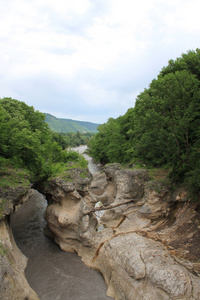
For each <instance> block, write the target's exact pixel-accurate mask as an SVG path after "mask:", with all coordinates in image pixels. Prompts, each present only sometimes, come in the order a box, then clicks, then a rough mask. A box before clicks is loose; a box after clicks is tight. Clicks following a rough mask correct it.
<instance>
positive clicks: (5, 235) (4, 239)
mask: <svg viewBox="0 0 200 300" xmlns="http://www.w3.org/2000/svg"><path fill="white" fill-rule="evenodd" d="M26 264H27V258H26V257H25V256H24V255H23V254H22V253H21V251H20V250H19V249H18V247H17V246H16V244H15V241H14V239H13V236H12V232H11V230H10V228H9V225H8V223H7V222H6V220H1V221H0V299H3V300H21V299H29V300H39V298H38V297H37V295H36V293H35V292H34V291H33V290H32V289H31V288H30V286H29V284H28V282H27V280H26V278H25V276H24V271H25V268H26Z"/></svg>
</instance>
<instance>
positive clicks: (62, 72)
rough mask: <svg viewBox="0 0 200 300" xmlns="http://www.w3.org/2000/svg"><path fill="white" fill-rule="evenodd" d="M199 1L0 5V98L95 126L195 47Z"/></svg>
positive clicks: (22, 0)
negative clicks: (169, 63)
mask: <svg viewBox="0 0 200 300" xmlns="http://www.w3.org/2000/svg"><path fill="white" fill-rule="evenodd" d="M199 11H200V1H199V0H138V1H134V0H56V1H55V0H18V1H16V0H8V1H6V0H0V28H1V30H0V97H1V98H3V97H11V98H14V99H17V100H20V101H24V102H25V103H26V104H28V105H30V106H33V107H34V108H35V110H39V111H41V112H46V113H50V114H52V115H54V116H56V117H58V118H67V119H73V120H80V121H90V122H93V123H105V122H107V120H108V119H109V118H110V117H112V118H117V117H119V116H120V115H124V114H125V113H126V111H127V109H129V108H131V107H134V104H135V99H136V97H137V95H138V94H140V93H141V92H142V91H143V90H144V89H145V88H148V86H149V84H150V82H151V81H152V80H153V79H154V78H156V77H157V75H158V73H159V72H160V71H161V69H162V68H163V67H164V66H166V65H167V64H168V61H169V60H170V59H174V60H175V59H176V58H177V57H180V56H181V54H182V53H187V51H189V50H196V48H199V47H200V21H199Z"/></svg>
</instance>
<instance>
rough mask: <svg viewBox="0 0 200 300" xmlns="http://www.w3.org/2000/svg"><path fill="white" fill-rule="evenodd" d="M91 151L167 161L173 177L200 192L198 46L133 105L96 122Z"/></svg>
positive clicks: (121, 158) (116, 158) (106, 158)
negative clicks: (112, 116)
mask: <svg viewBox="0 0 200 300" xmlns="http://www.w3.org/2000/svg"><path fill="white" fill-rule="evenodd" d="M98 130H99V132H98V133H97V134H96V135H95V137H94V138H93V139H92V140H91V142H90V144H89V145H90V150H89V151H90V154H91V155H92V156H93V157H94V158H95V159H96V160H99V161H101V162H103V163H109V162H120V163H121V162H132V163H137V164H140V165H142V164H145V165H146V166H147V167H162V168H163V167H166V166H167V167H168V168H169V169H170V170H171V173H170V178H171V179H172V181H173V182H175V183H183V184H185V185H187V186H188V188H189V189H190V191H191V192H192V193H193V194H196V195H198V193H199V192H200V177H199V170H200V50H199V49H197V50H196V51H189V52H188V53H187V54H183V55H182V56H181V57H180V58H177V60H175V61H173V60H170V61H169V64H168V66H167V67H165V68H163V69H162V71H161V72H160V74H159V75H158V77H157V79H154V80H153V81H152V82H151V83H150V85H149V88H148V89H145V90H144V91H143V92H142V93H141V94H140V95H138V97H137V99H136V104H135V107H134V108H131V109H129V110H128V111H127V113H126V114H125V115H124V116H122V117H119V118H117V119H115V120H114V119H109V120H108V122H107V123H106V124H103V125H101V126H99V127H98Z"/></svg>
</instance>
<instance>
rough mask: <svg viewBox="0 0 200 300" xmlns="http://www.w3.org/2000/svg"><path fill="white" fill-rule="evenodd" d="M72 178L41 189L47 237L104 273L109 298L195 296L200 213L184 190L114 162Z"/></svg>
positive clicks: (199, 284)
mask: <svg viewBox="0 0 200 300" xmlns="http://www.w3.org/2000/svg"><path fill="white" fill-rule="evenodd" d="M69 172H70V171H69ZM68 176H69V174H68ZM70 178H71V180H70V181H65V180H63V178H55V179H53V180H52V181H50V182H49V185H48V187H47V188H46V191H45V193H46V196H47V199H48V202H49V206H48V208H47V212H46V219H47V222H48V232H49V235H50V236H51V237H52V238H53V239H54V240H55V242H56V243H57V244H59V246H60V247H61V249H63V250H65V251H75V252H77V253H78V254H79V255H80V256H81V257H82V260H83V261H84V262H85V263H86V264H87V265H88V266H90V267H92V268H94V269H97V270H99V271H100V272H101V273H102V274H103V276H104V278H105V281H106V283H107V285H108V291H107V294H108V295H109V296H110V297H113V298H114V299H116V300H134V299H137V300H138V299H141V300H142V299H155V300H156V299H187V300H188V299H200V278H199V275H200V269H199V253H200V248H199V243H198V244H197V243H196V244H195V240H196V239H199V233H200V223H199V222H200V219H199V211H198V207H197V205H195V204H193V205H192V204H191V203H190V202H188V199H187V193H186V191H184V190H176V191H174V192H172V191H171V190H170V188H169V186H168V185H167V183H166V182H165V180H152V179H151V178H150V176H149V174H148V172H147V170H143V169H132V170H130V169H128V170H124V169H122V168H121V166H120V165H119V164H113V165H109V166H107V167H105V169H104V172H99V173H96V174H94V175H93V176H91V174H90V172H89V171H88V172H87V173H84V176H83V174H82V173H81V171H80V170H72V171H71V172H70ZM96 203H102V207H100V208H99V207H96ZM99 210H101V211H102V212H104V213H103V215H102V217H101V218H100V220H99V218H98V217H97V216H96V215H95V214H96V213H97V212H98V211H99ZM193 222H195V223H194V224H193ZM99 228H100V230H98V229H99ZM184 228H185V229H187V230H186V232H185V233H184V234H183V232H184ZM181 232H182V234H181ZM176 238H177V239H176ZM193 243H194V245H195V247H192V245H193ZM193 248H195V249H193Z"/></svg>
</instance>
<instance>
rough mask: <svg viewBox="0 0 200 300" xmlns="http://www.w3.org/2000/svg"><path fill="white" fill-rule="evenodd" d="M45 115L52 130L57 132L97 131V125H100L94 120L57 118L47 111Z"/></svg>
mask: <svg viewBox="0 0 200 300" xmlns="http://www.w3.org/2000/svg"><path fill="white" fill-rule="evenodd" d="M45 117H46V118H45V121H46V123H48V124H49V127H50V128H51V130H53V131H56V132H77V131H79V132H82V133H84V132H85V133H86V132H97V126H99V125H100V124H96V123H92V122H84V121H75V120H71V119H61V118H56V117H54V116H52V115H50V114H46V113H45Z"/></svg>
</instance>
